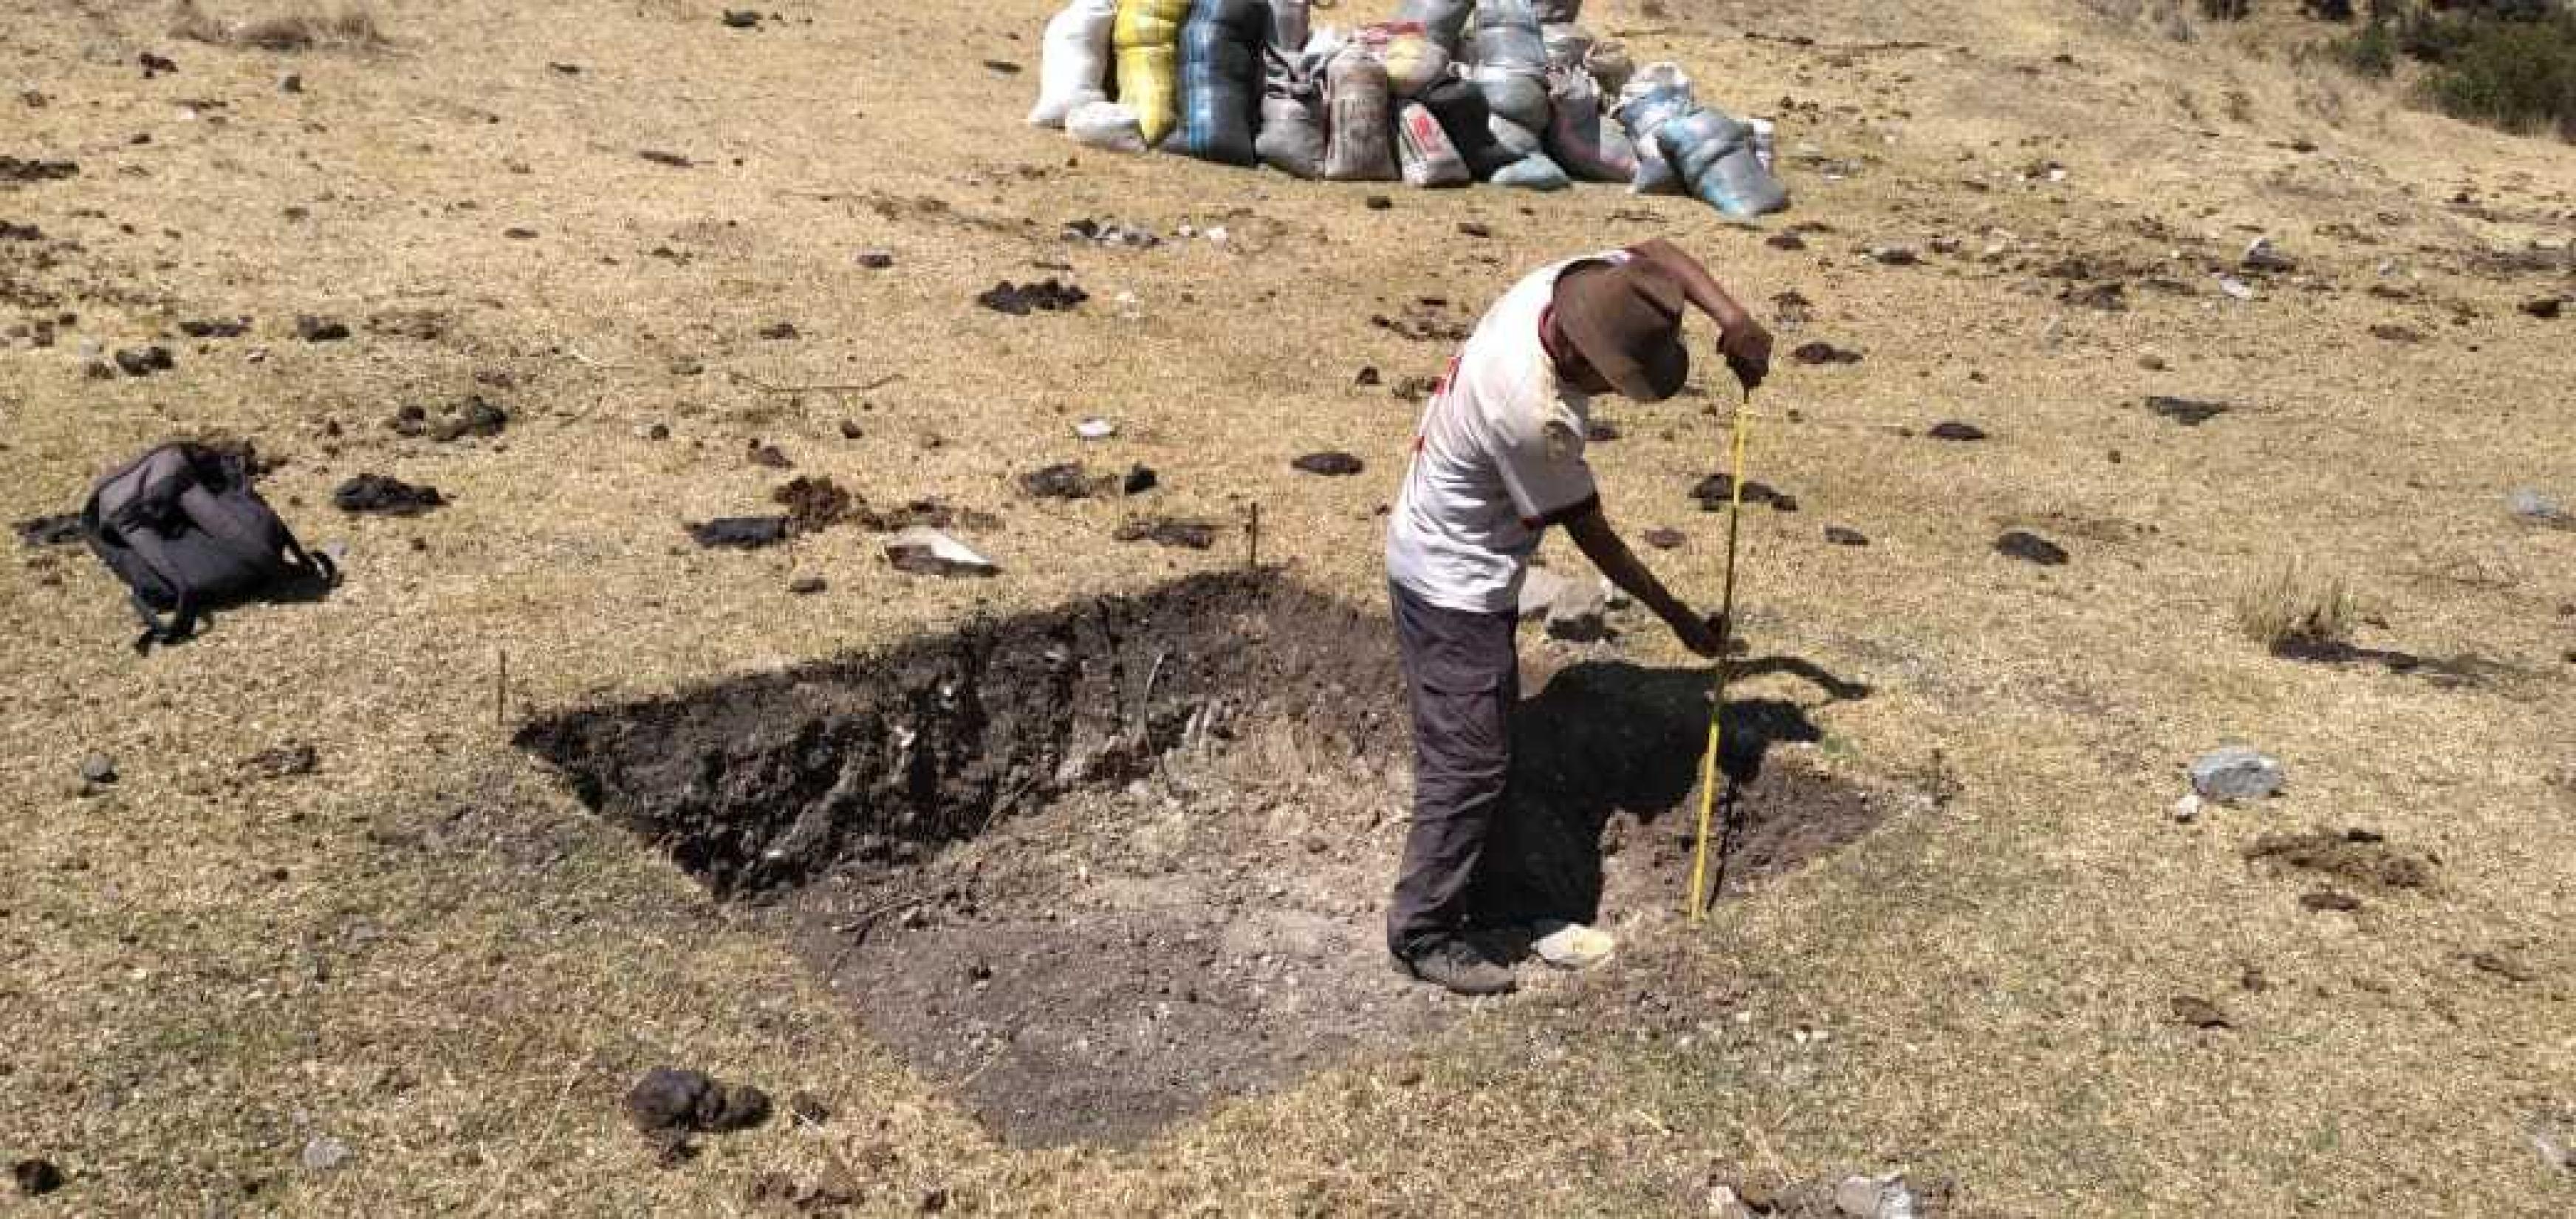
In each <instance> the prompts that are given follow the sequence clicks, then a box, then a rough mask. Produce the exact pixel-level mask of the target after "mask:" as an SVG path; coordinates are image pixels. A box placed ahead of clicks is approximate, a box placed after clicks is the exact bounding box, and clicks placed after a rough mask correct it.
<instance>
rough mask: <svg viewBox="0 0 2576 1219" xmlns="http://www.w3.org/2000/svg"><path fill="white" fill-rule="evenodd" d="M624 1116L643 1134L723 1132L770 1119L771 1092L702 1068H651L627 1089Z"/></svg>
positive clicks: (749, 1126) (748, 1127)
mask: <svg viewBox="0 0 2576 1219" xmlns="http://www.w3.org/2000/svg"><path fill="white" fill-rule="evenodd" d="M625 1107H626V1116H627V1119H628V1120H630V1121H632V1122H634V1123H635V1126H636V1129H638V1130H641V1131H643V1132H644V1133H646V1134H652V1135H670V1134H686V1133H689V1132H692V1131H697V1132H706V1133H722V1132H725V1131H731V1130H748V1129H750V1128H752V1127H754V1126H757V1125H759V1124H761V1123H762V1122H765V1121H768V1120H769V1109H770V1106H769V1094H768V1093H766V1092H763V1091H761V1090H760V1089H758V1088H755V1087H753V1086H751V1085H750V1084H727V1083H722V1082H719V1081H718V1080H716V1079H714V1078H712V1077H710V1076H708V1075H707V1074H705V1073H704V1072H700V1071H682V1070H677V1069H674V1068H671V1067H655V1068H653V1069H652V1070H650V1071H646V1072H645V1073H644V1076H643V1078H641V1079H638V1080H636V1081H635V1086H634V1087H633V1088H630V1089H628V1090H627V1093H626V1101H625Z"/></svg>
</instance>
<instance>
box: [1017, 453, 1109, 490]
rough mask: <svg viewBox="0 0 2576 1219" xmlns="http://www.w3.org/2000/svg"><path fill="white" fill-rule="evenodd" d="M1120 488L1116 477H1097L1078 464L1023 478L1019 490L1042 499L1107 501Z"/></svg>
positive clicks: (1047, 468) (1060, 464)
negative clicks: (1101, 499)
mask: <svg viewBox="0 0 2576 1219" xmlns="http://www.w3.org/2000/svg"><path fill="white" fill-rule="evenodd" d="M1117 485H1118V478H1117V476H1116V475H1109V474H1101V475H1094V474H1093V473H1092V472H1091V471H1090V470H1089V469H1087V468H1085V467H1084V466H1083V464H1082V463H1081V462H1078V461H1064V462H1057V463H1056V464H1054V465H1051V466H1045V467H1042V468H1039V469H1036V470H1031V471H1029V472H1028V473H1026V474H1023V475H1021V476H1020V489H1021V490H1023V491H1026V492H1028V493H1029V494H1031V495H1034V496H1036V497H1038V498H1039V499H1092V498H1094V497H1106V496H1107V495H1108V494H1109V490H1110V488H1112V487H1115V486H1117Z"/></svg>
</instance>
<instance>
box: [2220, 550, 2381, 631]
mask: <svg viewBox="0 0 2576 1219" xmlns="http://www.w3.org/2000/svg"><path fill="white" fill-rule="evenodd" d="M2358 617H2359V615H2358V613H2357V612H2356V611H2355V610H2354V608H2353V600H2352V592H2351V590H2350V589H2349V588H2348V587H2347V586H2346V585H2345V583H2344V579H2343V577H2341V576H2336V575H2320V574H2316V573H2312V572H2311V571H2309V569H2308V565H2307V563H2306V562H2305V561H2303V560H2299V559H2292V560H2290V561H2288V562H2286V563H2276V564H2272V565H2270V566H2267V567H2265V568H2263V569H2262V570H2261V571H2258V572H2256V573H2255V574H2254V576H2253V578H2252V579H2250V580H2248V581H2246V583H2245V586H2244V587H2243V588H2242V589H2240V590H2238V592H2237V594H2236V625H2237V627H2238V629H2240V630H2242V631H2244V632H2245V637H2246V638H2248V639H2251V640H2253V641H2254V642H2256V643H2259V644H2262V645H2263V647H2264V648H2265V649H2266V650H2268V651H2272V652H2285V651H2296V650H2299V649H2302V648H2321V647H2332V646H2335V645H2337V644H2344V643H2349V642H2351V640H2352V627H2353V623H2354V621H2355V620H2356V619H2357V618H2358Z"/></svg>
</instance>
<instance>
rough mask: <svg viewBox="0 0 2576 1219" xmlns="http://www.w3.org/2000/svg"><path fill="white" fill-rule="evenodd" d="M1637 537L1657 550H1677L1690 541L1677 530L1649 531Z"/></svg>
mask: <svg viewBox="0 0 2576 1219" xmlns="http://www.w3.org/2000/svg"><path fill="white" fill-rule="evenodd" d="M1638 537H1639V539H1640V540H1642V541H1643V542H1645V543H1646V544H1647V545H1649V546H1652V547H1654V548H1655V549H1657V550H1679V549H1681V548H1682V544H1683V543H1685V542H1688V541H1689V540H1690V539H1689V538H1688V537H1685V536H1683V534H1682V531H1681V530H1679V529H1649V530H1647V531H1646V532H1644V533H1642V534H1640V535H1638Z"/></svg>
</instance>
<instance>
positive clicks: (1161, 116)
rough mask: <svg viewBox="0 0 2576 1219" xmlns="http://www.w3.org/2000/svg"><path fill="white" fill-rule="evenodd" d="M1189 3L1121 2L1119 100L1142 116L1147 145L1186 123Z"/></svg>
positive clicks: (1115, 34) (1116, 37) (1115, 37)
mask: <svg viewBox="0 0 2576 1219" xmlns="http://www.w3.org/2000/svg"><path fill="white" fill-rule="evenodd" d="M1189 15H1190V3H1189V0H1118V23H1117V25H1116V26H1115V27H1114V28H1113V30H1112V31H1111V40H1112V45H1114V46H1116V47H1117V50H1118V101H1119V103H1120V104H1122V105H1124V106H1126V107H1127V108H1128V109H1130V110H1133V111H1135V112H1136V126H1137V128H1138V129H1139V130H1142V131H1143V132H1144V133H1145V143H1146V144H1147V145H1149V146H1150V145H1158V144H1161V143H1162V142H1163V137H1164V136H1167V135H1170V134H1171V133H1172V128H1174V127H1176V126H1179V125H1180V92H1181V22H1182V20H1183V19H1184V18H1187V17H1188V16H1189Z"/></svg>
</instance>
